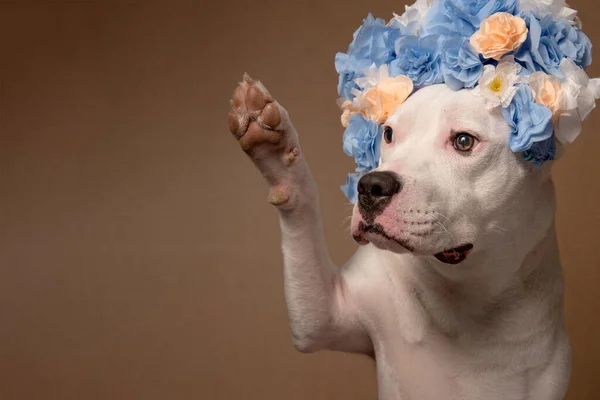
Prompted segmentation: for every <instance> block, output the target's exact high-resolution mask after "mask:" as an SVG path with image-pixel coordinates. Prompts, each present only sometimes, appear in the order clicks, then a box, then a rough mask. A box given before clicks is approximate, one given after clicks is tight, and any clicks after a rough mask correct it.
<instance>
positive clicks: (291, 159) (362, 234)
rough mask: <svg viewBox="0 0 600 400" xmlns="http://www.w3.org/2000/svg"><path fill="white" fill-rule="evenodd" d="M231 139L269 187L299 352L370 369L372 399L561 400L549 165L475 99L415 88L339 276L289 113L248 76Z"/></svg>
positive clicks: (360, 206) (561, 341)
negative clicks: (341, 356)
mask: <svg viewBox="0 0 600 400" xmlns="http://www.w3.org/2000/svg"><path fill="white" fill-rule="evenodd" d="M232 107H233V109H232V111H231V113H230V114H229V128H230V131H231V132H232V133H233V135H234V136H235V137H236V138H237V140H238V141H239V143H240V145H241V147H242V149H243V150H244V151H245V152H246V153H247V154H248V155H249V156H250V158H251V159H252V161H253V162H254V164H255V165H256V166H257V167H258V169H259V170H260V172H261V173H262V174H263V176H264V177H265V179H266V180H267V182H268V185H269V187H270V194H269V202H270V203H271V204H273V205H274V206H276V207H277V210H278V212H279V217H280V225H281V233H282V249H283V256H284V277H285V293H286V302H287V307H288V312H289V317H290V322H291V328H292V333H293V342H294V344H295V346H296V348H297V349H298V350H299V351H301V352H303V353H309V352H315V351H318V350H323V349H330V350H337V351H345V352H352V353H363V354H368V355H371V356H372V357H374V358H375V360H376V365H377V376H378V383H379V399H382V400H392V399H394V400H395V399H402V400H415V399H416V400H429V399H432V400H440V399H457V400H458V399H461V400H482V399H485V400H507V399H511V400H534V399H535V400H558V399H563V398H564V396H565V392H566V390H567V384H568V380H569V374H570V346H569V341H568V338H567V334H566V333H565V329H564V323H563V310H562V304H563V278H562V273H561V266H560V261H559V254H558V250H557V242H556V235H555V229H554V220H553V218H554V203H555V200H554V190H553V184H552V180H551V177H550V170H549V168H550V167H549V166H548V165H547V164H546V165H545V166H543V167H541V168H537V167H535V166H533V164H531V163H528V162H525V161H524V160H523V159H522V157H521V156H520V155H519V154H515V153H513V152H512V151H511V150H510V148H509V145H508V140H509V132H510V128H509V126H508V124H507V122H506V121H505V119H504V118H503V116H502V114H501V112H500V111H499V110H495V111H488V110H487V109H486V107H485V105H484V103H483V100H482V99H481V98H480V97H477V96H474V95H473V94H472V93H469V91H468V90H461V91H456V92H455V91H452V90H451V89H450V88H448V87H447V86H446V85H443V84H442V85H434V86H429V87H426V88H423V89H421V90H419V91H418V92H416V93H415V94H413V95H412V96H411V97H410V98H409V99H408V100H407V101H406V103H404V104H403V105H401V106H399V107H398V109H397V110H396V112H395V113H394V114H393V115H392V116H391V117H390V118H389V119H388V120H387V122H386V123H385V125H384V126H385V128H384V132H383V135H384V137H383V139H384V140H383V144H382V148H381V160H380V164H379V167H378V168H377V169H376V170H374V171H372V172H370V173H368V174H366V175H364V176H363V177H362V178H361V179H360V181H359V184H358V191H359V200H358V202H357V204H356V206H355V207H354V210H353V217H352V235H353V237H354V239H355V240H356V241H357V242H358V243H359V244H361V245H362V246H361V247H359V250H358V251H357V252H356V254H355V255H354V256H353V257H352V258H351V259H350V260H349V261H348V262H347V263H346V264H345V265H344V266H342V267H341V268H338V267H337V266H336V265H334V264H333V263H332V261H331V259H330V257H329V254H328V252H327V248H326V245H325V241H324V238H323V231H322V227H321V220H320V216H319V205H318V193H317V188H316V185H315V182H314V180H313V178H312V177H311V173H310V172H309V169H308V166H307V164H306V162H305V160H304V158H303V156H302V152H301V151H300V147H299V143H298V136H297V134H296V131H295V130H294V127H293V126H292V123H291V121H290V118H289V116H288V113H287V112H286V110H285V109H284V108H283V107H282V106H281V105H280V104H279V103H278V102H277V101H275V100H274V99H273V97H272V96H271V95H270V94H269V92H268V91H267V90H266V89H265V87H264V86H263V85H262V84H260V82H257V81H254V80H252V79H251V78H250V77H248V76H247V75H246V76H245V77H244V80H243V82H242V83H241V84H240V86H238V87H237V89H236V90H235V92H234V94H233V100H232Z"/></svg>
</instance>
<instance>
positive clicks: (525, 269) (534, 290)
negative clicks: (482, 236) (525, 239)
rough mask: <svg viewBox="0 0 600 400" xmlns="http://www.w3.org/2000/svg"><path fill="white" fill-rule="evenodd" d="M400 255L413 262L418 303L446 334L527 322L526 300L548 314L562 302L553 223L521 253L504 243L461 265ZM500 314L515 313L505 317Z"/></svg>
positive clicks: (412, 272)
mask: <svg viewBox="0 0 600 400" xmlns="http://www.w3.org/2000/svg"><path fill="white" fill-rule="evenodd" d="M400 257H402V258H403V261H409V262H408V265H406V267H407V269H408V270H409V275H410V277H411V280H412V284H413V285H414V291H415V293H416V294H417V298H418V300H419V302H420V303H421V304H422V306H423V308H424V310H425V311H426V312H427V313H428V314H429V318H430V320H431V322H432V323H433V324H435V325H436V326H438V328H439V329H440V330H442V331H444V332H445V333H446V334H458V333H459V332H465V331H474V330H477V329H479V326H478V324H479V323H480V321H486V323H489V321H494V320H496V321H505V320H506V319H512V318H514V319H519V320H522V319H523V317H522V316H521V313H522V312H523V311H522V310H521V307H520V304H521V303H524V302H526V303H527V304H535V305H536V307H538V308H539V310H540V313H543V312H545V310H543V309H544V308H548V307H555V306H556V305H557V304H560V302H561V301H562V291H563V283H562V272H561V268H560V261H559V257H558V248H557V243H556V235H555V230H554V226H553V225H551V226H550V227H549V228H548V229H547V230H546V232H545V234H544V235H543V237H542V238H541V240H539V241H538V242H537V244H536V245H535V246H533V247H532V248H530V249H529V250H525V251H522V252H520V253H519V252H515V251H514V249H513V248H510V247H509V246H506V247H503V246H501V245H499V246H498V248H496V249H492V250H489V251H487V252H486V251H483V252H480V253H478V254H477V253H476V254H473V255H472V257H469V259H467V260H466V261H465V262H464V263H461V264H459V265H458V266H452V265H445V264H440V263H439V262H437V260H432V259H431V258H426V257H418V256H413V255H408V258H406V257H403V256H400ZM403 263H404V262H403ZM499 310H514V312H511V313H510V314H508V313H504V312H503V313H502V315H501V316H500V315H498V313H499ZM488 327H491V326H488Z"/></svg>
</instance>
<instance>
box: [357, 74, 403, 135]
mask: <svg viewBox="0 0 600 400" xmlns="http://www.w3.org/2000/svg"><path fill="white" fill-rule="evenodd" d="M412 92H413V81H412V80H411V79H410V78H409V77H407V76H404V75H399V76H397V77H395V78H389V77H387V78H383V79H382V80H381V81H380V82H378V83H377V85H375V86H374V87H372V88H370V89H367V90H365V91H364V92H363V93H362V94H361V95H359V96H357V98H356V99H355V107H356V108H358V109H360V110H361V111H362V112H363V113H364V115H365V117H367V118H369V119H372V120H375V121H377V123H379V124H383V123H384V122H385V121H386V120H387V119H388V118H389V116H390V115H392V114H393V113H394V112H395V111H396V109H397V108H398V106H399V105H400V104H402V103H404V102H405V101H406V99H407V98H408V96H410V94H411V93H412Z"/></svg>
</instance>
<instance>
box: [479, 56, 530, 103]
mask: <svg viewBox="0 0 600 400" xmlns="http://www.w3.org/2000/svg"><path fill="white" fill-rule="evenodd" d="M521 68H522V67H521V66H520V65H519V64H517V63H516V62H515V61H514V58H513V57H512V56H508V57H504V58H503V59H502V60H501V61H500V63H499V64H498V66H497V67H494V66H493V65H486V66H485V67H484V68H483V75H482V76H481V78H480V79H479V85H478V86H476V87H475V89H473V90H472V92H473V94H475V95H477V96H481V97H483V98H484V100H485V105H486V107H487V108H488V109H489V110H491V109H493V108H496V107H498V106H502V107H503V108H506V107H508V106H509V105H510V103H511V102H512V99H513V98H514V97H515V94H517V87H516V85H517V83H520V82H522V79H521V77H520V76H519V72H521Z"/></svg>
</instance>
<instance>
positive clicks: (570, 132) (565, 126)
mask: <svg viewBox="0 0 600 400" xmlns="http://www.w3.org/2000/svg"><path fill="white" fill-rule="evenodd" d="M560 70H561V72H562V73H563V74H564V76H565V78H564V79H563V81H562V84H561V102H560V103H561V104H560V116H559V119H558V123H557V124H556V126H555V133H556V138H557V139H558V140H559V141H560V142H561V143H572V142H573V141H574V140H575V139H576V138H577V136H579V134H580V133H581V127H582V121H583V120H584V119H586V118H587V117H588V116H589V114H590V112H592V110H593V109H594V108H595V107H596V100H597V99H600V79H590V77H589V76H588V74H587V73H586V72H585V71H584V70H583V69H582V68H580V67H579V66H577V64H575V63H574V62H573V61H572V60H570V59H568V58H565V59H563V60H562V62H561V63H560Z"/></svg>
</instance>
